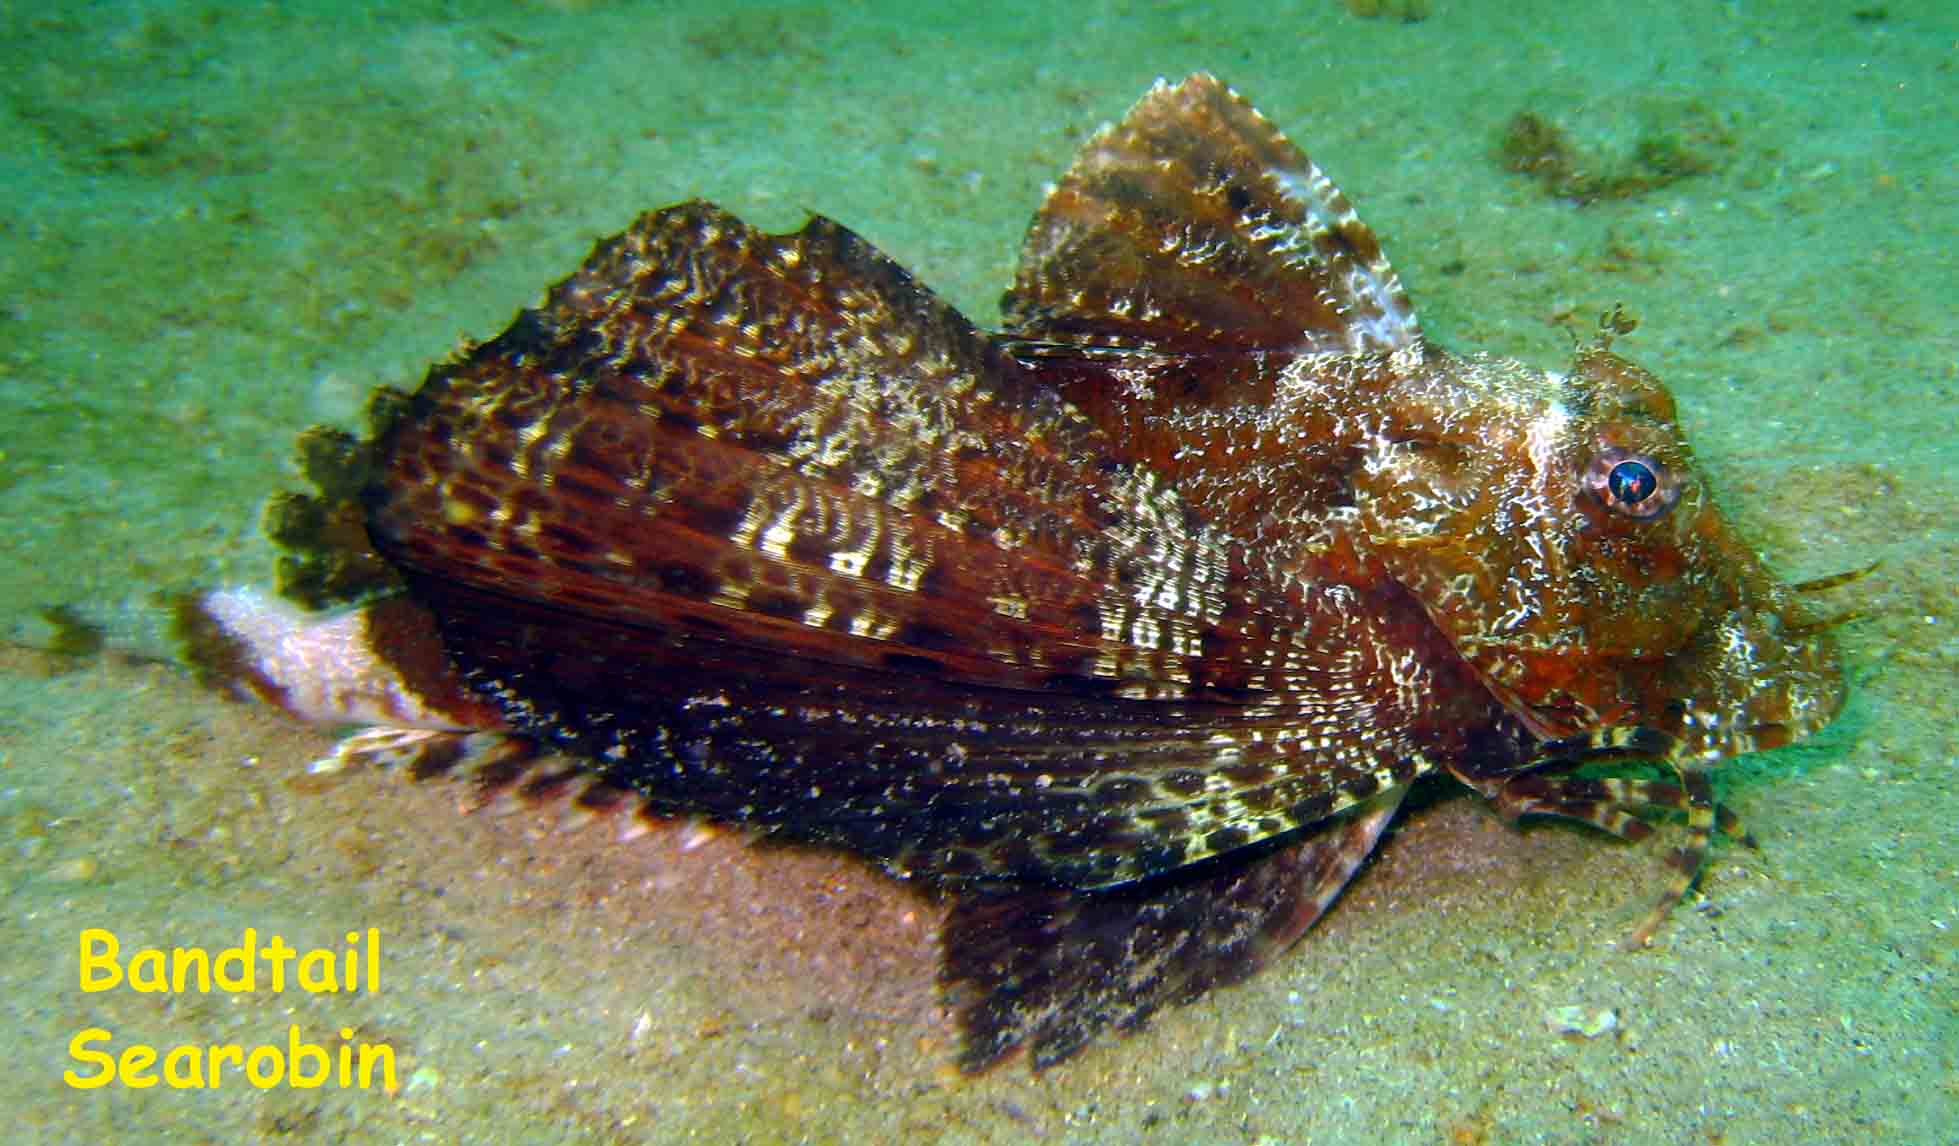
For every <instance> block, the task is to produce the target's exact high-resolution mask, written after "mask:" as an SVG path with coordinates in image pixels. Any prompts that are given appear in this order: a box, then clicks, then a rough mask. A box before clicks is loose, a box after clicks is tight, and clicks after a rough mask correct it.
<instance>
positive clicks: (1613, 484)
mask: <svg viewBox="0 0 1959 1146" xmlns="http://www.w3.org/2000/svg"><path fill="white" fill-rule="evenodd" d="M1659 487H1660V477H1659V475H1658V474H1656V473H1654V472H1653V467H1652V466H1649V465H1647V464H1646V463H1645V462H1642V461H1637V460H1627V461H1623V462H1620V463H1619V464H1618V465H1616V466H1613V467H1612V471H1611V472H1610V473H1608V474H1606V475H1605V488H1606V489H1608V490H1610V491H1611V493H1612V499H1613V500H1614V501H1616V502H1619V503H1620V504H1621V505H1625V506H1627V507H1632V506H1636V505H1638V504H1639V503H1640V502H1642V501H1645V500H1646V499H1647V498H1649V497H1652V496H1653V491H1654V490H1656V489H1658V488H1659Z"/></svg>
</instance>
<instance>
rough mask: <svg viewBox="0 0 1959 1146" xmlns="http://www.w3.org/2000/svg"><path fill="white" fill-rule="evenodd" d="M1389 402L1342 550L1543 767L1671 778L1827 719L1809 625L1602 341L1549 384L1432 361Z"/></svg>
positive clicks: (1831, 689) (1666, 402) (1822, 633)
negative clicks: (1593, 761) (1405, 601)
mask: <svg viewBox="0 0 1959 1146" xmlns="http://www.w3.org/2000/svg"><path fill="white" fill-rule="evenodd" d="M1390 392H1391V393H1392V398H1391V399H1390V400H1389V401H1387V402H1385V403H1383V404H1382V406H1381V409H1380V411H1379V414H1380V421H1379V423H1378V429H1377V430H1376V432H1375V433H1374V435H1373V437H1372V444H1371V445H1370V446H1369V447H1368V448H1367V449H1365V450H1363V451H1362V457H1361V459H1360V461H1359V463H1358V466H1357V469H1356V471H1355V478H1354V483H1353V491H1354V500H1355V505H1356V507H1357V509H1358V511H1359V514H1360V518H1361V523H1362V533H1363V536H1365V537H1366V538H1367V541H1368V544H1370V545H1371V546H1372V547H1373V551H1374V552H1375V554H1376V555H1377V556H1378V557H1379V559H1380V560H1381V561H1382V562H1383V563H1384V564H1385V565H1386V567H1387V568H1388V569H1389V570H1390V574H1391V575H1392V576H1393V577H1395V578H1396V579H1397V580H1398V581H1400V582H1401V583H1402V584H1403V585H1405V586H1406V587H1408V588H1409V589H1410V590H1411V591H1412V592H1413V593H1414V594H1415V595H1416V596H1417V598H1419V599H1420V600H1421V602H1422V604H1423V607H1424V608H1425V609H1426V611H1427V612H1428V614H1429V616H1430V618H1431V619H1432V620H1433V621H1434V622H1435V623H1436V624H1437V625H1438V626H1440V627H1441V629H1442V630H1443V631H1444V632H1445V633H1446V634H1447V635H1448V637H1449V639H1450V640H1451V642H1452V643H1453V644H1454V646H1455V648H1456V649H1457V651H1458V652H1459V653H1460V654H1461V655H1462V656H1463V658H1464V659H1465V660H1466V661H1467V662H1468V663H1469V664H1470V665H1472V666H1473V667H1474V668H1475V670H1476V671H1477V673H1478V674H1479V675H1480V676H1481V677H1482V679H1483V680H1484V681H1486V682H1487V684H1488V685H1489V687H1490V688H1491V690H1492V692H1493V693H1494V694H1495V695H1496V696H1497V697H1498V698H1499V699H1500V700H1501V701H1502V703H1503V704H1504V705H1505V706H1506V707H1507V708H1508V709H1509V710H1510V711H1511V712H1512V713H1514V714H1515V715H1516V716H1517V717H1518V718H1519V719H1520V720H1522V721H1523V722H1524V723H1525V724H1526V725H1527V726H1528V727H1529V728H1530V729H1531V730H1532V731H1533V732H1534V733H1535V734H1536V735H1538V736H1539V737H1540V738H1542V739H1543V740H1545V741H1547V742H1548V743H1547V745H1546V747H1545V751H1546V752H1547V753H1559V754H1563V753H1569V754H1572V755H1579V754H1583V753H1585V752H1589V751H1599V750H1617V751H1632V752H1638V753H1640V754H1645V755H1652V756H1658V757H1661V758H1664V759H1667V760H1669V761H1672V762H1674V763H1676V764H1677V765H1681V766H1687V765H1688V764H1689V763H1690V762H1692V761H1711V760H1715V759H1719V758H1721V757H1726V756H1731V755H1735V754H1739V753H1744V752H1749V751H1754V750H1757V749H1764V748H1772V747H1776V746H1779V745H1782V744H1786V743H1788V742H1790V741H1792V740H1795V739H1798V738H1800V737H1802V736H1804V735H1806V734H1808V733H1809V732H1811V731H1813V730H1815V729H1816V728H1819V727H1821V726H1822V725H1823V724H1825V723H1827V722H1828V721H1829V719H1830V718H1831V717H1832V716H1833V715H1834V714H1835V712H1836V710H1837V708H1838V707H1839V705H1840V703H1841V700H1842V695H1843V685H1842V674H1841V671H1840V668H1839V665H1838V660H1837V653H1836V650H1835V647H1834V644H1833V642H1832V641H1831V639H1830V637H1829V635H1828V633H1827V631H1826V629H1827V625H1825V624H1822V623H1819V622H1818V621H1817V620H1816V619H1815V618H1813V617H1812V616H1810V615H1809V614H1808V612H1807V611H1806V610H1805V609H1804V608H1803V606H1802V605H1801V603H1800V602H1799V600H1798V599H1797V593H1796V591H1795V590H1793V589H1792V588H1791V587H1789V586H1788V585H1785V584H1783V583H1782V582H1780V581H1779V580H1777V579H1776V577H1775V576H1774V575H1773V574H1772V573H1771V572H1770V571H1769V570H1768V569H1767V567H1766V566H1765V565H1764V564H1763V562H1762V560H1761V558H1760V557H1759V556H1757V554H1756V553H1755V552H1754V550H1752V549H1751V548H1750V547H1749V546H1748V545H1747V544H1746V543H1745V542H1744V541H1743V540H1742V539H1741V538H1740V537H1739V536H1738V535H1737V534H1736V532H1735V530H1734V528H1733V527H1732V526H1731V525H1730V524H1729V523H1728V521H1727V520H1726V519H1724V517H1723V516H1722V514H1721V512H1720V510H1719V508H1718V507H1717V506H1716V504H1715V500H1714V497H1713V496H1712V494H1711V493H1710V491H1709V489H1708V486H1707V483H1706V481H1705V479H1704V477H1703V475H1702V474H1701V472H1700V471H1699V469H1698V468H1697V467H1696V465H1695V462H1694V457H1693V453H1692V451H1691V450H1690V448H1689V447H1688V444H1687V441H1686V438H1685V436H1684V435H1683V433H1682V431H1681V428H1680V425H1679V421H1678V418H1677V415H1676V412H1675V407H1674V401H1673V398H1672V396H1671V394H1670V393H1669V392H1668V391H1667V389H1666V387H1665V386H1664V385H1663V384H1662V383H1661V382H1660V381H1659V380H1658V379H1657V378H1655V377H1654V376H1653V375H1652V374H1650V373H1648V372H1647V371H1645V370H1643V369H1641V368H1640V367H1638V366H1636V365H1634V364H1633V363H1631V362H1629V361H1627V360H1626V359H1624V358H1621V357H1619V356H1618V355H1616V354H1613V353H1612V352H1611V351H1610V350H1608V349H1606V348H1605V347H1604V346H1593V347H1589V348H1587V349H1584V350H1582V351H1580V352H1579V354H1578V356H1577V358H1576V360H1575V362H1574V363H1573V366H1572V368H1571V369H1570V370H1569V371H1564V372H1546V371H1540V370H1535V369H1532V368H1530V367H1527V366H1524V365H1522V364H1520V363H1516V362H1512V361H1509V360H1505V359H1499V358H1490V357H1468V358H1456V357H1453V356H1448V355H1434V356H1431V357H1430V358H1428V359H1426V360H1425V361H1424V363H1423V365H1422V367H1421V369H1420V370H1418V371H1415V372H1413V373H1412V374H1411V375H1410V376H1409V382H1408V384H1407V385H1403V386H1398V387H1394V388H1391V391H1390Z"/></svg>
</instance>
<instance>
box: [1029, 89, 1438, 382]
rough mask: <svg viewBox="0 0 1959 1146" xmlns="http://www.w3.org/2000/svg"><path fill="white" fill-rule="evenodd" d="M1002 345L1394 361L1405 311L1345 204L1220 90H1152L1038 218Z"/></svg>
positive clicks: (1104, 135) (1407, 330)
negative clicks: (1375, 353)
mask: <svg viewBox="0 0 1959 1146" xmlns="http://www.w3.org/2000/svg"><path fill="white" fill-rule="evenodd" d="M1001 309H1002V311H1003V312H1004V314H1005V316H1006V325H1007V332H1008V334H1010V335H1011V336H1013V337H1015V338H1019V339H1025V340H1031V341H1033V342H1052V343H1064V344H1071V345H1075V346H1087V347H1112V348H1118V349H1120V350H1127V351H1156V352H1168V353H1207V354H1209V353H1218V352H1227V353H1229V352H1236V351H1248V350H1255V351H1276V352H1289V353H1295V354H1314V353H1352V352H1357V351H1368V350H1393V349H1397V348H1399V347H1403V346H1408V345H1411V344H1413V343H1414V342H1415V341H1416V339H1417V338H1418V337H1419V333H1420V331H1419V327H1418V325H1417V323H1416V321H1415V314H1414V310H1413V309H1412V308H1411V307H1410V306H1409V303H1408V298H1407V295H1406V294H1405V293H1404V292H1403V290H1402V287H1401V282H1400V280H1399V278H1397V277H1396V275H1395V273H1394V269H1393V268H1392V267H1390V266H1389V265H1388V261H1387V258H1386V256H1385V255H1383V254H1382V253H1381V245H1380V243H1379V242H1378V241H1377V240H1376V239H1375V237H1374V233H1373V232H1372V231H1371V230H1369V229H1368V228H1367V226H1366V225H1365V224H1363V223H1362V222H1361V221H1360V220H1359V219H1358V218H1357V217H1356V216H1355V214H1354V211H1353V208H1352V206H1351V205H1350V204H1349V203H1348V202H1347V198H1346V196H1344V195H1342V194H1341V193H1340V190H1339V189H1338V188H1336V187H1335V186H1334V185H1333V183H1332V182H1331V181H1330V180H1328V179H1327V177H1326V176H1325V174H1324V173H1322V172H1321V171H1320V169H1319V168H1318V167H1317V166H1316V165H1315V164H1314V163H1313V162H1312V161H1311V160H1309V159H1308V158H1306V156H1305V155H1304V154H1303V153H1301V152H1300V150H1299V149H1298V148H1297V147H1295V146H1294V145H1293V144H1292V142H1291V141H1290V140H1288V139H1287V138H1286V137H1285V136H1284V135H1283V134H1281V133H1280V132H1279V130H1278V129H1277V128H1275V127H1273V126H1272V125H1271V124H1270V123H1269V122H1267V121H1266V119H1265V117H1264V116H1262V115H1260V114H1259V113H1258V112H1257V111H1256V110H1255V109H1254V108H1253V107H1252V106H1251V104H1249V103H1247V102H1246V101H1245V100H1244V99H1243V98H1242V97H1241V96H1239V95H1238V94H1237V93H1236V92H1234V91H1232V90H1231V89H1230V88H1228V87H1226V86H1225V85H1224V84H1223V83H1221V82H1220V81H1219V80H1217V79H1216V78H1215V77H1213V76H1210V75H1205V74H1202V73H1200V74H1197V75H1193V76H1191V77H1190V78H1188V79H1186V80H1184V81H1183V82H1182V83H1179V84H1176V85H1175V86H1172V85H1170V84H1168V83H1165V82H1164V81H1162V80H1159V81H1157V84H1156V86H1155V87H1154V88H1153V89H1151V90H1150V92H1149V93H1148V94H1147V95H1145V96H1144V97H1143V98H1142V100H1141V101H1140V102H1138V103H1137V104H1136V106H1135V107H1133V108H1132V109H1130V111H1129V114H1128V115H1127V116H1125V117H1124V118H1123V120H1122V122H1121V123H1118V124H1115V125H1113V126H1110V127H1105V128H1104V129H1103V130H1101V131H1100V132H1097V133H1096V135H1095V136H1094V138H1092V139H1090V140H1089V141H1088V142H1087V143H1086V144H1085V145H1083V147H1082V149H1081V151H1080V152H1079V154H1078V155H1077V156H1076V158H1075V163H1074V166H1072V167H1071V168H1069V170H1068V173H1067V175H1066V176H1065V177H1064V178H1063V179H1062V181H1061V182H1060V184H1059V185H1057V186H1056V187H1055V188H1054V189H1053V190H1052V191H1051V192H1049V194H1048V197H1047V201H1046V202H1045V203H1044V204H1042V206H1041V210H1040V212H1039V213H1038V214H1037V215H1036V216H1035V218H1034V222H1033V225H1032V227H1031V228H1030V229H1029V231H1028V234H1027V238H1026V241H1025V244H1024V246H1023V247H1022V252H1021V262H1020V270H1019V273H1018V275H1017V276H1016V278H1015V282H1014V286H1013V289H1012V290H1011V291H1009V292H1008V293H1007V295H1006V297H1005V299H1004V300H1003V302H1002V308H1001Z"/></svg>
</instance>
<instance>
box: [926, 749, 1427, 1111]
mask: <svg viewBox="0 0 1959 1146" xmlns="http://www.w3.org/2000/svg"><path fill="white" fill-rule="evenodd" d="M1404 791H1405V789H1402V788H1396V789H1392V790H1391V791H1389V792H1387V793H1385V794H1383V795H1382V796H1381V797H1379V798H1378V799H1376V800H1374V801H1373V802H1371V803H1369V804H1367V805H1364V806H1363V807H1361V808H1360V809H1359V810H1358V811H1357V812H1356V813H1355V814H1354V815H1352V816H1348V817H1344V818H1342V819H1340V820H1338V821H1336V822H1335V823H1333V824H1331V825H1329V826H1327V827H1325V828H1323V829H1321V830H1320V831H1317V832H1315V833H1313V834H1311V835H1308V836H1306V837H1304V838H1301V839H1296V840H1292V841H1290V842H1288V843H1285V844H1284V845H1282V846H1280V847H1277V848H1275V849H1271V850H1269V851H1268V852H1267V853H1266V854H1265V855H1263V856H1260V857H1259V858H1257V859H1254V860H1251V861H1249V862H1245V861H1243V860H1242V859H1240V858H1238V857H1233V862H1232V863H1230V864H1228V865H1219V864H1200V865H1196V866H1194V867H1193V868H1191V869H1188V870H1186V871H1184V872H1178V873H1173V874H1172V875H1171V876H1169V877H1165V878H1160V879H1155V880H1150V881H1148V882H1145V883H1141V884H1135V885H1131V886H1127V887H1123V888H1118V889H1116V890H1114V891H1106V892H1097V893H1081V892H1068V891H1064V890H1061V889H1058V888H1039V889H1035V890H1026V891H1012V892H1005V893H999V894H988V893H983V892H975V893H969V894H966V895H962V896H960V897H959V898H958V899H957V900H956V901H955V902H954V904H953V908H952V913H951V916H950V917H949V918H948V919H947V921H946V924H945V929H944V932H943V934H942V938H941V941H942V943H943V944H944V948H945V963H944V966H943V968H942V970H941V972H940V982H941V984H942V986H943V987H944V989H945V993H946V999H947V1002H948V1004H949V1005H950V1006H951V1008H952V1010H953V1012H954V1014H955V1016H956V1018H957V1021H958V1024H959V1031H960V1038H961V1046H960V1051H959V1066H960V1069H961V1070H964V1071H967V1072H977V1071H982V1070H986V1069H988V1068H990V1067H992V1066H995V1065H997V1064H998V1063H999V1062H1001V1061H1003V1060H1004V1059H1006V1058H1007V1057H1009V1056H1010V1055H1012V1054H1013V1053H1014V1052H1015V1051H1017V1050H1019V1049H1020V1048H1022V1047H1025V1048H1026V1049H1027V1051H1028V1053H1029V1054H1030V1055H1031V1057H1032V1061H1033V1066H1034V1068H1035V1069H1036V1070H1040V1069H1043V1068H1045V1067H1049V1066H1052V1065H1054V1064H1055V1063H1057V1062H1060V1061H1062V1060H1063V1059H1066V1058H1067V1057H1069V1056H1070V1055H1072V1054H1074V1053H1075V1052H1076V1051H1078V1050H1080V1049H1081V1048H1082V1047H1083V1046H1086V1045H1087V1044H1088V1042H1089V1041H1090V1040H1091V1039H1093V1038H1094V1037H1095V1036H1096V1035H1097V1034H1099V1033H1100V1032H1101V1031H1102V1030H1104V1029H1106V1028H1111V1027H1113V1028H1114V1029H1116V1030H1133V1029H1135V1028H1138V1027H1141V1026H1142V1025H1143V1024H1145V1023H1147V1022H1148V1021H1149V1019H1150V1016H1151V1015H1153V1014H1155V1013H1156V1012H1157V1011H1158V1010H1159V1009H1161V1008H1162V1007H1164V1006H1166V1005H1175V1004H1178V1003H1187V1002H1190V1001H1191V1000H1193V999H1196V998H1198V997H1199V996H1201V995H1203V994H1204V993H1205V992H1207V991H1209V990H1210V989H1211V988H1212V987H1216V986H1222V985H1225V984H1229V983H1235V982H1237V981H1239V980H1241V979H1244V978H1246V977H1247V976H1249V975H1251V974H1252V973H1253V972H1255V971H1257V970H1258V969H1259V968H1260V967H1262V966H1264V964H1265V963H1266V961H1267V960H1268V959H1270V958H1271V957H1273V956H1274V955H1276V954H1278V953H1279V952H1281V951H1283V950H1285V949H1286V948H1287V947H1288V946H1290V945H1291V944H1292V943H1293V942H1294V941H1295V940H1297V939H1298V938H1299V937H1300V935H1302V934H1304V933H1305V931H1306V929H1307V928H1309V927H1311V926H1312V925H1313V924H1314V923H1315V922H1317V921H1318V920H1319V918H1320V916H1322V915H1324V914H1325V913H1326V910H1327V908H1328V907H1330V906H1331V905H1332V903H1333V901H1334V899H1335V898H1336V897H1338V895H1339V894H1340V891H1341V889H1342V888H1344V887H1346V885H1347V882H1348V881H1349V880H1350V879H1352V878H1353V875H1354V872H1356V871H1357V870H1359V868H1360V865H1361V864H1362V863H1363V862H1364V861H1365V860H1366V858H1367V856H1368V854H1369V853H1370V852H1372V851H1373V849H1374V844H1375V841H1376V840H1378V839H1379V838H1380V835H1381V831H1382V829H1383V828H1385V827H1386V826H1387V823H1388V821H1389V820H1390V819H1392V818H1393V816H1394V813H1395V809H1396V808H1398V807H1399V806H1400V803H1401V796H1402V794H1403V792H1404Z"/></svg>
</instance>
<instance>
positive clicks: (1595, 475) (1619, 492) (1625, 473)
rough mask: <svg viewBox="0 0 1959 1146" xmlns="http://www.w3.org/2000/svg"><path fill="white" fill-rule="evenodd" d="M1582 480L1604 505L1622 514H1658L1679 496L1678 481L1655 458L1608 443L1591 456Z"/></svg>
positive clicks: (1630, 515)
mask: <svg viewBox="0 0 1959 1146" xmlns="http://www.w3.org/2000/svg"><path fill="white" fill-rule="evenodd" d="M1585 484H1586V486H1587V487H1589V488H1590V489H1591V491H1592V494H1593V496H1595V497H1597V498H1598V499H1599V500H1600V501H1602V502H1604V503H1605V505H1606V508H1608V509H1610V510H1612V512H1614V513H1617V514H1622V515H1624V516H1626V517H1635V518H1641V519H1645V518H1651V517H1658V516H1660V515H1661V514H1663V513H1665V512H1666V511H1667V510H1669V509H1672V508H1673V503H1674V502H1676V501H1678V500H1680V484H1679V482H1677V481H1675V480H1674V478H1673V475H1672V474H1671V473H1669V472H1668V471H1667V468H1666V466H1665V465H1663V464H1662V463H1661V462H1660V461H1659V460H1658V459H1656V458H1653V457H1650V456H1648V455H1646V454H1637V453H1634V452H1632V451H1631V450H1625V449H1620V448H1619V447H1617V446H1608V447H1606V448H1605V449H1602V450H1600V451H1599V452H1598V454H1597V456H1596V457H1594V458H1593V459H1592V465H1591V468H1590V470H1589V472H1587V474H1586V475H1585Z"/></svg>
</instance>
